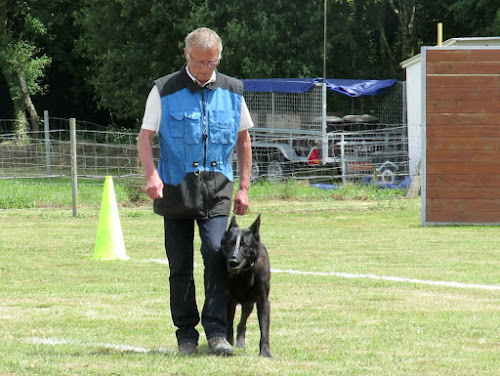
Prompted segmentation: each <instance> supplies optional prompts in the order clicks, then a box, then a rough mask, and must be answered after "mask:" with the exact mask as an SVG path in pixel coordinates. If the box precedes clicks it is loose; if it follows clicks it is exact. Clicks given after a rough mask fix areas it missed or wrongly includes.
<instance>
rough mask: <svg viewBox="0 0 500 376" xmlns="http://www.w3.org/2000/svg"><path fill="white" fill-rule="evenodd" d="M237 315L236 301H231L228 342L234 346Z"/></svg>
mask: <svg viewBox="0 0 500 376" xmlns="http://www.w3.org/2000/svg"><path fill="white" fill-rule="evenodd" d="M235 313H236V301H234V300H233V299H231V300H230V301H229V303H228V305H227V337H226V339H227V341H228V342H229V343H230V345H231V346H233V345H234V328H233V325H234V315H235Z"/></svg>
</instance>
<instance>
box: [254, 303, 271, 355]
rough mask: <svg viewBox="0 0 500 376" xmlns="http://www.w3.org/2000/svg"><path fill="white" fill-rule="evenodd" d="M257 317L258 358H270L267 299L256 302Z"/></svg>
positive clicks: (269, 305)
mask: <svg viewBox="0 0 500 376" xmlns="http://www.w3.org/2000/svg"><path fill="white" fill-rule="evenodd" d="M257 315H258V316H259V326H260V356H263V357H267V358H270V357H271V350H270V348H269V321H270V316H271V304H270V303H269V300H268V299H267V297H265V298H260V299H259V300H258V301H257Z"/></svg>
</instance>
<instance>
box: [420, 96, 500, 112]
mask: <svg viewBox="0 0 500 376" xmlns="http://www.w3.org/2000/svg"><path fill="white" fill-rule="evenodd" d="M426 106H427V113H434V112H451V113H491V112H492V113H500V102H499V101H495V100H489V99H485V100H483V101H478V100H475V101H459V100H455V101H435V100H433V98H432V97H430V96H427V100H426Z"/></svg>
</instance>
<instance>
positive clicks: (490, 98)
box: [421, 46, 500, 225]
mask: <svg viewBox="0 0 500 376" xmlns="http://www.w3.org/2000/svg"><path fill="white" fill-rule="evenodd" d="M421 67H422V195H421V199H422V218H421V220H422V224H423V225H430V224H437V225H439V224H442V225H445V224H497V225H498V224H500V47H498V46H496V47H490V46H483V47H424V48H422V53H421Z"/></svg>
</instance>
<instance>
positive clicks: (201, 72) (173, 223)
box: [137, 28, 253, 356]
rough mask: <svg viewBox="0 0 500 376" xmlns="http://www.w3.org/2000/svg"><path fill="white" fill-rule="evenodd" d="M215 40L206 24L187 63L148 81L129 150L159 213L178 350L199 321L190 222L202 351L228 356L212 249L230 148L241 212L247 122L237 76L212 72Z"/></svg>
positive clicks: (193, 342) (222, 219)
mask: <svg viewBox="0 0 500 376" xmlns="http://www.w3.org/2000/svg"><path fill="white" fill-rule="evenodd" d="M221 53H222V41H221V39H220V37H219V36H218V35H217V34H216V33H215V32H214V31H213V30H210V29H208V28H199V29H196V30H194V31H193V32H191V33H189V34H188V35H187V36H186V39H185V48H184V56H185V58H186V62H187V64H185V66H184V67H183V68H182V69H181V70H180V71H178V72H174V73H172V74H169V75H167V76H164V77H161V78H159V79H157V80H156V81H154V85H153V88H152V90H151V92H150V94H149V96H148V99H147V101H146V109H145V113H144V119H143V123H142V127H141V131H140V133H139V137H138V140H137V150H138V152H139V158H140V160H141V164H142V167H143V169H144V173H145V177H146V188H145V190H146V193H147V194H148V195H149V197H151V198H152V199H154V205H153V206H154V211H155V213H157V214H160V215H162V216H164V228H165V249H166V253H167V258H168V261H169V268H170V309H171V313H172V319H173V322H174V325H175V326H176V327H177V331H176V336H177V342H178V345H179V351H180V352H181V353H183V354H185V355H193V354H196V353H197V346H198V337H199V333H198V331H197V330H196V329H195V326H196V325H197V324H198V323H199V321H200V315H199V311H198V308H197V305H196V300H195V288H194V281H193V239H194V222H197V225H198V230H199V235H200V238H201V254H202V257H203V263H204V267H205V269H204V286H205V302H204V305H203V310H202V313H201V323H202V326H203V328H204V331H205V335H206V337H207V340H208V349H209V352H210V353H211V354H215V355H226V356H228V355H233V348H232V346H231V345H230V344H229V343H228V341H227V340H226V334H227V318H226V314H227V312H226V309H227V308H226V306H227V292H228V291H227V290H228V288H227V282H228V281H227V274H226V268H225V264H224V260H223V256H222V254H221V252H220V245H221V239H222V236H223V234H224V232H225V230H226V227H227V222H228V217H229V214H230V211H231V200H232V194H233V170H232V166H231V162H230V155H231V152H232V150H233V148H234V147H236V155H237V158H238V164H239V169H240V183H239V189H238V191H237V193H236V195H235V198H234V213H235V214H238V215H244V214H246V211H247V208H248V188H249V185H250V170H251V167H252V154H251V153H252V152H251V147H250V135H249V133H248V131H247V129H248V128H251V127H252V126H253V122H252V119H251V117H250V113H249V111H248V108H247V106H246V104H245V101H244V99H243V95H242V94H243V84H242V83H241V81H239V80H237V79H235V78H232V77H229V76H226V75H223V74H221V73H219V72H218V71H217V70H216V67H217V65H218V64H219V62H220V60H221ZM156 134H158V136H159V142H160V158H159V162H158V169H156V168H155V165H154V161H153V154H152V148H151V142H152V140H153V137H154V136H155V135H156Z"/></svg>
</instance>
